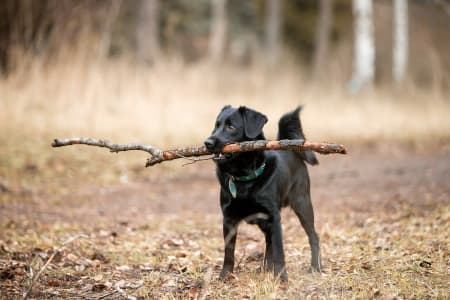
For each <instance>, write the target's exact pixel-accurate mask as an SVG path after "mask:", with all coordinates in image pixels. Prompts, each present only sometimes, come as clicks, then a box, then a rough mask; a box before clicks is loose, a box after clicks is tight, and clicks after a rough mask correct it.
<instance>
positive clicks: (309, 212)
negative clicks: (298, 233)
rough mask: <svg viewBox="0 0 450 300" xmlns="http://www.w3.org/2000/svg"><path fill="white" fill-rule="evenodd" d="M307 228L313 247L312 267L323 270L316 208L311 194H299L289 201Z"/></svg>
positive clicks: (305, 228) (315, 269) (310, 243)
mask: <svg viewBox="0 0 450 300" xmlns="http://www.w3.org/2000/svg"><path fill="white" fill-rule="evenodd" d="M289 203H290V205H291V207H292V209H293V210H294V212H295V214H296V215H297V217H298V218H299V220H300V223H301V224H302V226H303V229H304V230H305V232H306V234H307V236H308V240H309V245H310V247H311V269H312V270H314V271H317V272H322V262H321V257H320V243H319V237H318V235H317V233H316V229H315V228H314V210H313V206H312V203H311V198H310V196H309V195H306V196H305V195H303V196H297V197H296V198H295V199H290V201H289Z"/></svg>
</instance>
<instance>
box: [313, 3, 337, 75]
mask: <svg viewBox="0 0 450 300" xmlns="http://www.w3.org/2000/svg"><path fill="white" fill-rule="evenodd" d="M332 24H333V0H320V1H319V21H318V25H317V32H316V44H315V48H316V49H315V52H314V62H313V68H314V69H313V78H314V79H318V78H319V77H320V76H321V75H322V74H323V69H324V67H325V65H326V63H327V59H328V51H329V50H328V49H329V43H330V33H331V26H332Z"/></svg>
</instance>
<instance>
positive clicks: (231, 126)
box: [226, 124, 236, 131]
mask: <svg viewBox="0 0 450 300" xmlns="http://www.w3.org/2000/svg"><path fill="white" fill-rule="evenodd" d="M226 128H227V130H228V131H235V130H236V127H234V126H233V125H231V124H227V125H226Z"/></svg>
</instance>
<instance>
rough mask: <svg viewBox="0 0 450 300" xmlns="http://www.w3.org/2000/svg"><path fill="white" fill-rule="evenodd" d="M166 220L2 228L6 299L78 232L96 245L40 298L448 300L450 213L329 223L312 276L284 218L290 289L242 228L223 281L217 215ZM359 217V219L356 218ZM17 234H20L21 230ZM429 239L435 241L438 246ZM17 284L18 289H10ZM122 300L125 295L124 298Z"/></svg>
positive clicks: (303, 244)
mask: <svg viewBox="0 0 450 300" xmlns="http://www.w3.org/2000/svg"><path fill="white" fill-rule="evenodd" d="M184 217H185V216H183V217H182V216H172V217H170V216H165V217H164V218H161V216H158V215H152V216H149V217H148V222H149V224H153V225H151V227H149V226H136V225H128V224H122V225H119V224H117V225H115V226H113V227H109V226H108V227H103V226H101V225H99V226H96V227H95V228H87V227H84V226H81V228H80V227H73V226H69V225H64V224H62V225H61V224H54V225H50V226H48V225H47V226H42V225H36V224H35V225H34V226H33V227H32V228H28V229H26V226H25V227H22V225H18V224H14V223H10V224H4V225H2V226H3V228H2V231H4V238H5V241H8V240H9V241H14V242H12V243H11V242H9V243H8V242H6V243H5V244H2V250H1V251H2V253H1V258H0V269H1V270H2V271H1V276H2V277H3V278H2V280H3V284H2V292H0V296H1V295H2V296H3V297H6V296H8V295H10V296H11V295H20V293H21V291H23V290H25V289H26V288H27V287H28V285H29V284H30V279H29V278H28V277H27V276H26V275H27V273H28V271H29V270H28V268H29V266H32V267H33V268H34V271H35V272H36V271H37V270H38V269H39V268H40V267H42V265H43V264H44V263H45V261H46V260H47V259H48V257H49V256H50V254H51V250H50V249H51V248H52V247H57V246H58V245H59V242H58V241H59V240H62V239H66V238H68V237H70V236H71V235H76V234H77V233H79V232H86V233H88V234H89V236H90V238H89V239H88V240H79V241H77V242H74V243H73V245H70V246H68V247H67V249H66V250H65V251H63V252H62V253H61V255H59V256H58V257H57V259H55V261H54V262H53V263H52V264H51V265H50V267H49V268H48V270H46V272H45V273H44V274H43V276H42V277H41V278H40V280H39V284H38V285H37V286H36V289H35V291H36V292H35V293H34V297H38V298H40V297H42V298H45V297H51V296H52V295H55V293H58V294H57V295H58V297H63V298H71V297H80V296H83V297H86V298H88V299H98V297H101V296H102V295H106V294H109V293H114V286H115V285H116V284H119V285H121V286H138V288H136V289H135V288H129V289H125V290H126V292H127V293H128V294H131V295H134V296H136V297H138V298H139V299H187V298H191V299H204V298H205V297H206V298H207V299H224V298H226V299H230V298H234V299H236V298H240V299H242V298H244V299H299V298H302V299H303V298H311V299H349V298H353V299H372V298H381V299H428V298H432V299H445V298H446V297H447V296H448V293H449V292H450V289H449V286H448V263H449V262H448V251H449V244H448V241H449V239H450V236H449V231H448V230H447V231H445V232H443V231H442V229H443V228H445V227H447V229H448V223H449V222H450V207H449V206H446V207H443V208H441V209H438V210H436V211H435V212H433V213H432V214H429V215H427V216H423V215H421V214H420V213H415V214H413V215H405V213H404V212H403V213H395V214H392V215H390V216H385V215H372V216H371V218H368V219H366V220H365V221H362V222H358V223H354V221H350V222H348V221H347V222H344V221H342V220H339V219H338V218H333V217H332V216H329V217H330V218H329V220H328V222H327V223H326V224H325V225H324V226H323V227H322V228H320V231H321V236H322V244H323V247H322V252H323V257H325V261H324V263H325V273H323V274H309V273H308V272H307V268H308V260H309V247H308V246H307V240H306V238H305V237H304V235H303V234H301V235H295V233H296V232H298V229H299V224H298V220H297V219H296V218H295V216H294V214H293V213H290V212H285V213H284V221H283V227H284V232H285V241H286V246H287V247H286V252H287V253H288V255H287V266H288V272H289V274H290V282H289V284H288V285H284V284H280V283H279V282H277V281H273V278H272V275H271V274H267V273H261V272H260V271H259V270H260V267H261V266H260V263H261V257H262V255H263V253H262V252H261V251H262V249H263V247H264V246H263V244H262V240H263V239H262V236H261V234H260V233H259V232H258V231H257V230H256V229H255V228H254V227H250V226H248V225H247V226H243V228H242V230H240V238H239V241H238V247H237V250H236V253H237V267H236V275H235V276H234V277H230V278H229V279H228V280H227V281H226V282H221V281H219V280H217V277H218V273H219V271H220V265H221V259H222V243H223V242H222V239H221V238H220V228H219V227H220V226H211V224H217V225H218V224H219V223H220V222H219V220H218V219H217V217H214V216H209V215H206V216H205V215H202V216H198V215H189V217H190V219H191V221H186V219H185V218H184ZM355 219H357V218H353V220H355ZM16 226H17V227H16ZM430 237H431V238H430ZM7 279H9V280H11V279H14V281H13V282H15V284H12V285H11V284H8V282H11V281H8V280H7ZM116 295H117V293H116Z"/></svg>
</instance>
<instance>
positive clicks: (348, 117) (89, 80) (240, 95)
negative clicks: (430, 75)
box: [0, 58, 450, 145]
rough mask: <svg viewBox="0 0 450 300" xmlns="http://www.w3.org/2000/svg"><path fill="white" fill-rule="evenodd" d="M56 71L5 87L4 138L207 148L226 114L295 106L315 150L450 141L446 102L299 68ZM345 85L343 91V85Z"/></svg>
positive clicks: (274, 116) (17, 78)
mask: <svg viewBox="0 0 450 300" xmlns="http://www.w3.org/2000/svg"><path fill="white" fill-rule="evenodd" d="M73 59H74V60H75V61H72V60H70V63H68V62H59V63H55V64H52V65H50V66H47V65H44V64H43V63H39V60H35V61H33V62H32V63H30V64H29V65H27V67H26V68H25V67H24V69H23V70H19V71H17V72H16V73H14V74H12V75H11V76H10V77H9V78H8V79H6V80H1V81H0V98H1V99H2V106H3V107H2V108H3V109H2V110H1V111H0V122H1V125H0V128H1V129H0V130H1V131H0V137H4V136H5V135H7V134H8V132H11V131H13V132H15V133H16V134H21V133H24V134H25V135H27V136H30V135H32V136H46V137H49V136H58V135H59V136H60V135H71V136H72V135H73V136H77V135H88V136H106V137H110V138H117V139H120V140H121V141H123V142H125V141H130V140H140V141H144V142H149V143H150V142H151V143H157V144H163V145H183V144H198V143H201V142H202V140H203V139H204V137H205V136H207V135H208V134H209V132H210V130H211V126H212V125H211V124H212V122H213V120H214V118H215V116H216V114H217V112H218V111H219V109H220V108H221V107H222V106H223V105H224V104H233V105H247V106H250V107H254V108H256V109H258V110H260V111H262V112H264V113H266V114H267V115H268V116H269V120H270V121H269V124H268V125H266V131H267V133H268V134H267V135H268V136H272V137H273V136H275V133H276V127H277V120H278V118H279V117H280V116H281V114H283V113H284V112H286V111H288V110H291V109H292V108H293V107H295V106H296V105H298V104H299V103H301V104H305V105H306V109H305V111H304V112H303V120H304V123H305V129H306V132H307V133H308V135H309V137H310V138H311V139H313V140H344V141H348V140H353V141H361V140H364V141H367V140H375V139H383V140H401V141H408V142H415V143H419V144H420V142H422V141H424V140H427V141H429V140H433V139H436V138H437V139H444V140H448V138H449V132H450V120H449V119H448V117H447V116H448V113H449V112H450V102H449V101H448V99H447V98H448V97H447V96H448V95H445V94H444V92H433V93H431V92H424V91H415V90H414V89H413V88H409V89H407V90H406V91H405V90H403V91H402V92H400V91H399V92H397V93H395V92H387V91H380V90H376V91H372V92H367V93H365V94H363V95H360V96H358V97H356V96H352V95H349V94H348V93H346V92H345V91H344V90H343V89H342V88H340V87H339V86H338V83H324V85H323V86H321V87H320V88H317V87H313V86H312V85H311V84H310V83H308V81H306V80H305V79H304V78H303V76H302V75H301V72H298V71H297V70H300V69H301V66H297V65H295V64H293V63H292V64H289V65H286V66H285V67H284V68H280V69H279V70H277V71H276V72H275V71H272V72H267V71H266V70H264V69H263V68H261V67H252V68H248V69H238V68H236V67H233V66H221V67H211V66H208V65H207V64H197V65H192V66H185V65H183V64H182V63H180V62H178V61H176V60H174V61H166V62H165V63H164V64H162V63H161V64H160V65H157V66H155V67H154V68H153V69H142V68H139V67H137V66H136V65H133V64H132V63H131V62H129V61H127V60H119V61H115V62H110V63H102V62H99V61H93V62H89V61H87V62H86V61H76V58H73ZM343 81H344V80H342V81H341V82H343Z"/></svg>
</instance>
